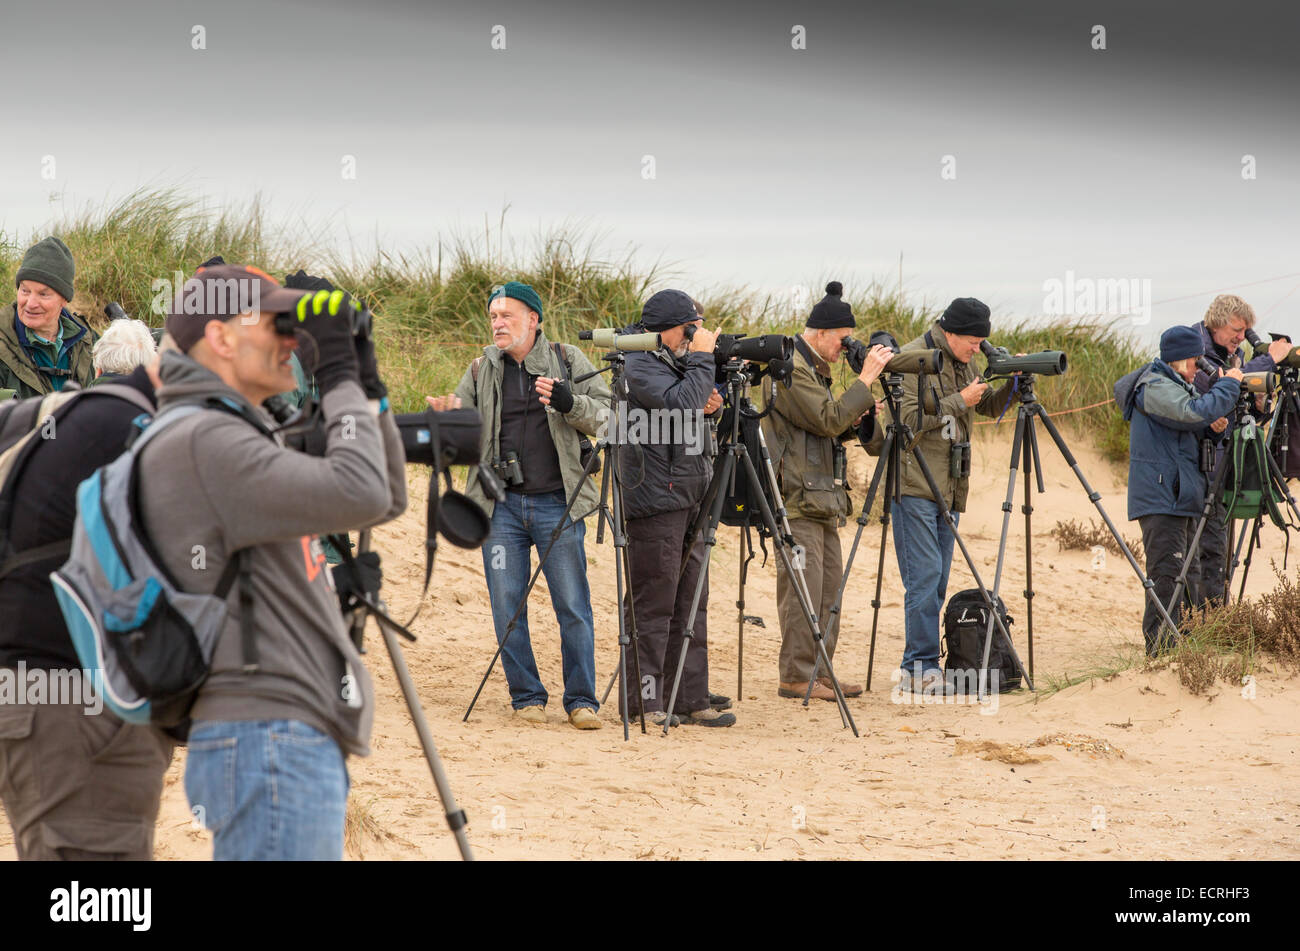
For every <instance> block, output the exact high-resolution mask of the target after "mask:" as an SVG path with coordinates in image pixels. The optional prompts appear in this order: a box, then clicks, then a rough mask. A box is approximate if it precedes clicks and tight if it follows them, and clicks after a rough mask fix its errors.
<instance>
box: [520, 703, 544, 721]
mask: <svg viewBox="0 0 1300 951" xmlns="http://www.w3.org/2000/svg"><path fill="white" fill-rule="evenodd" d="M515 716H516V717H518V718H519V719H520V720H523V721H524V722H525V723H545V722H546V707H544V706H542V705H541V704H540V703H534V704H533V705H532V706H529V707H520V708H519V709H517V710H516V711H515Z"/></svg>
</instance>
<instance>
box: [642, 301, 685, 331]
mask: <svg viewBox="0 0 1300 951" xmlns="http://www.w3.org/2000/svg"><path fill="white" fill-rule="evenodd" d="M699 317H700V315H699V314H697V313H696V312H695V301H694V299H693V298H692V297H691V295H689V294H687V293H686V292H685V291H660V292H659V293H658V294H655V295H654V296H652V297H651V298H650V299H649V300H648V301H646V302H645V305H644V306H643V307H642V308H641V323H642V325H643V326H644V327H645V329H646V330H648V331H651V332H652V333H658V332H660V331H662V330H672V329H673V328H674V327H680V326H681V325H682V324H689V323H690V322H691V321H693V320H699Z"/></svg>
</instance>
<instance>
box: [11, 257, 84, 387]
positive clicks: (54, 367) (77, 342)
mask: <svg viewBox="0 0 1300 951" xmlns="http://www.w3.org/2000/svg"><path fill="white" fill-rule="evenodd" d="M76 271H77V268H76V264H75V263H74V262H73V260H72V252H71V251H69V250H68V246H67V245H66V244H64V243H63V242H62V241H61V240H60V239H58V238H56V237H53V236H51V237H48V238H45V239H44V240H42V241H38V242H37V243H36V244H34V245H32V246H31V247H30V248H28V249H27V253H26V254H24V255H23V260H22V263H21V264H19V265H18V272H17V273H16V274H15V275H14V286H15V288H16V289H17V295H16V298H15V300H14V303H13V304H12V305H10V307H9V309H8V311H6V312H4V313H3V318H2V319H0V390H8V391H10V393H11V395H12V396H13V397H14V398H16V399H20V400H22V399H27V398H28V397H29V396H40V395H42V394H44V393H53V392H55V391H56V390H62V389H63V385H64V384H65V383H67V382H68V381H69V380H73V381H75V382H76V383H78V384H80V385H81V386H89V385H90V382H91V380H93V379H94V378H95V369H94V360H93V358H92V356H91V347H92V346H93V344H94V343H95V334H94V332H93V331H92V330H91V329H90V325H89V324H88V323H86V320H85V318H84V317H81V316H79V315H77V314H74V313H73V312H72V311H71V310H69V309H68V304H69V302H70V301H71V300H72V297H73V294H74V293H75V285H74V278H75V277H76Z"/></svg>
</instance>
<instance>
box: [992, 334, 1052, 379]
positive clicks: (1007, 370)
mask: <svg viewBox="0 0 1300 951" xmlns="http://www.w3.org/2000/svg"><path fill="white" fill-rule="evenodd" d="M980 352H981V353H983V354H984V356H985V358H986V359H987V360H988V362H989V363H988V369H987V370H986V371H985V372H984V378H985V379H986V380H988V379H992V378H994V377H999V376H1012V375H1013V374H1016V373H1024V374H1031V375H1035V376H1060V375H1061V374H1062V373H1064V372H1065V371H1066V368H1067V365H1068V361H1067V360H1066V357H1065V353H1064V351H1061V350H1040V351H1039V352H1038V353H1027V354H1025V355H1024V356H1023V357H1013V356H1012V355H1011V353H1010V351H1008V350H1007V348H1006V347H996V346H994V345H993V344H991V343H989V342H988V341H987V340H984V341H981V342H980Z"/></svg>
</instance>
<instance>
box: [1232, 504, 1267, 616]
mask: <svg viewBox="0 0 1300 951" xmlns="http://www.w3.org/2000/svg"><path fill="white" fill-rule="evenodd" d="M1263 520H1264V517H1263V516H1262V515H1256V516H1255V522H1254V524H1253V525H1252V526H1251V529H1250V544H1249V545H1248V546H1247V547H1246V563H1245V564H1244V565H1242V566H1241V587H1240V588H1238V589H1237V600H1238V601H1241V600H1242V599H1243V598H1245V596H1246V577H1247V576H1248V575H1249V574H1250V562H1251V559H1252V558H1254V557H1255V547H1256V546H1257V545H1258V544H1259V526H1260V523H1261V522H1263ZM1241 531H1242V534H1245V532H1246V527H1245V526H1244V525H1243V526H1242V528H1241Z"/></svg>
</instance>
